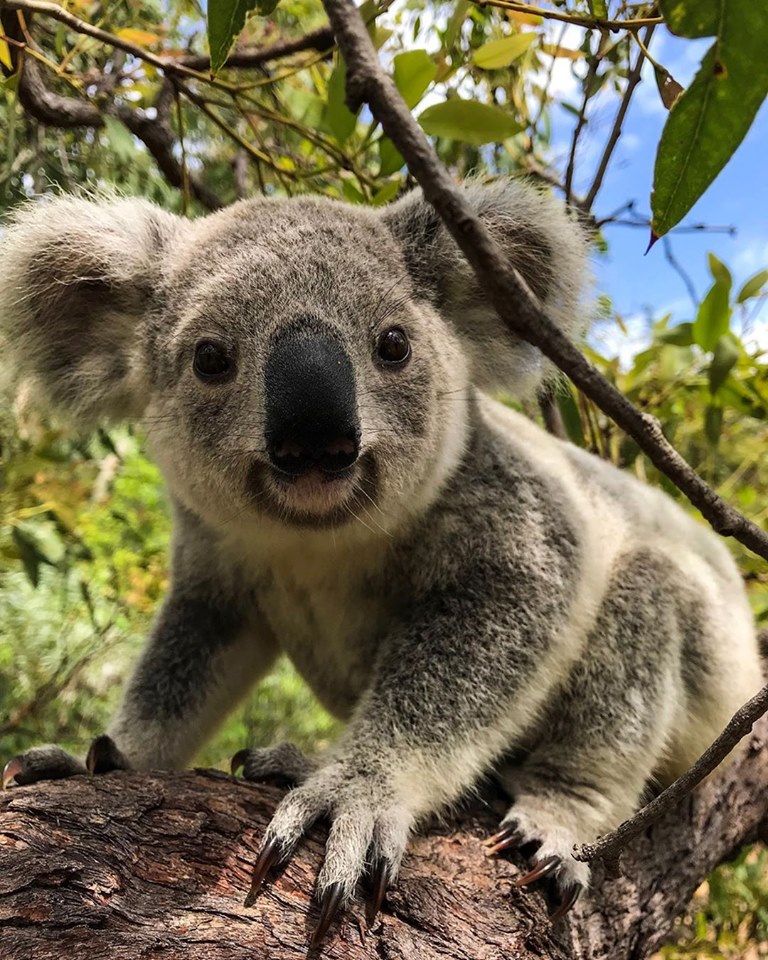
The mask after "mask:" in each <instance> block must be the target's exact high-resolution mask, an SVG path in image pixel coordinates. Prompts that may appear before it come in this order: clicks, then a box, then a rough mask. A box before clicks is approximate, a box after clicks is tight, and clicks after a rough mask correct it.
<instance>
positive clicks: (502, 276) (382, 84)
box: [323, 0, 768, 559]
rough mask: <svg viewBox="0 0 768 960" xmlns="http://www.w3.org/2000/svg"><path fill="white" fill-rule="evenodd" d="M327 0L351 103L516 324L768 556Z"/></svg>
mask: <svg viewBox="0 0 768 960" xmlns="http://www.w3.org/2000/svg"><path fill="white" fill-rule="evenodd" d="M323 2H324V6H325V9H326V12H327V14H328V18H329V20H330V22H331V26H332V27H333V30H334V33H335V35H336V40H337V43H338V45H339V47H340V49H341V51H342V53H343V54H344V59H345V60H346V62H347V68H348V73H347V93H348V102H349V104H350V106H351V107H353V108H354V109H357V107H359V106H360V104H361V103H363V102H364V101H365V102H367V103H368V104H369V106H370V108H371V111H372V112H373V115H374V117H375V118H376V119H377V120H378V121H379V122H380V123H381V125H382V128H383V129H384V132H385V133H386V134H387V136H388V137H390V139H391V140H392V141H393V143H394V144H395V145H396V146H397V148H398V150H399V151H400V153H401V154H402V155H403V157H404V158H405V161H406V163H407V164H408V167H409V170H410V172H411V174H412V175H413V176H414V177H415V178H416V180H417V181H418V182H419V183H420V185H421V187H422V190H423V191H424V196H425V197H426V199H427V200H428V201H429V202H430V203H431V204H432V205H433V206H434V207H435V209H436V210H437V212H438V213H439V215H440V216H441V218H442V219H443V222H444V223H445V225H446V227H447V229H448V230H449V231H450V233H451V234H452V235H453V237H454V239H455V240H456V242H457V244H458V245H459V247H460V248H461V250H462V252H463V253H464V255H465V256H466V257H467V259H468V260H469V262H470V264H471V265H472V266H473V267H474V269H475V271H476V273H477V275H478V277H479V279H480V281H481V283H482V285H483V287H484V288H485V289H486V290H487V291H488V292H489V294H490V297H491V300H492V302H493V304H494V306H495V308H496V310H497V311H498V313H499V316H500V317H502V319H503V320H504V321H505V322H506V323H507V325H508V326H509V328H510V330H511V331H512V332H513V333H515V334H517V335H518V336H521V337H522V338H523V339H525V340H527V341H528V342H529V343H532V344H533V345H534V346H536V347H538V348H539V349H540V350H541V351H542V353H543V354H544V355H545V356H547V357H548V358H549V359H550V360H551V361H552V362H553V363H554V364H555V365H556V366H557V367H559V368H560V369H561V370H562V371H563V372H564V373H566V374H567V375H568V376H569V377H570V378H571V380H572V381H573V382H574V383H575V384H576V386H577V387H579V388H580V389H581V390H582V391H583V392H584V393H585V394H586V395H587V396H588V397H589V398H590V399H591V400H593V401H594V402H595V403H596V404H597V405H598V406H599V407H600V409H601V410H602V411H603V412H604V413H606V414H607V415H608V416H609V417H611V418H612V419H613V420H614V421H615V422H616V423H617V424H618V425H619V426H620V427H621V428H622V429H623V430H625V431H626V432H627V433H628V434H629V435H630V436H631V437H632V438H633V439H634V440H635V441H636V442H637V444H638V446H639V447H640V449H641V450H643V452H644V453H645V454H647V456H648V457H649V459H650V460H651V462H652V463H653V464H654V465H655V466H656V467H657V468H658V469H659V470H660V471H661V472H662V473H664V474H665V475H666V476H667V477H668V478H669V479H670V480H671V481H672V482H673V483H674V484H675V486H677V487H678V489H679V490H681V491H682V493H684V494H685V495H686V497H688V499H689V500H690V501H691V503H692V504H693V505H694V506H695V507H697V508H698V509H699V510H700V511H701V513H702V515H703V516H704V517H705V518H706V519H707V521H708V522H709V523H710V524H711V525H712V527H713V528H714V529H715V530H716V531H717V532H718V533H721V534H723V535H724V536H732V537H735V538H736V539H737V540H739V541H740V542H741V543H743V544H744V545H745V546H747V547H749V549H750V550H753V551H754V552H755V553H757V554H758V555H759V556H761V557H763V558H764V559H768V534H766V532H765V531H764V530H762V529H761V528H760V527H758V526H757V524H755V523H753V522H752V521H750V520H748V519H747V518H746V517H744V516H743V515H742V514H741V513H739V511H738V510H735V509H734V508H733V507H732V506H730V505H729V504H727V503H726V502H725V501H724V500H722V499H721V498H720V497H719V496H718V495H717V494H716V493H715V491H714V490H712V488H711V487H710V486H709V485H708V484H707V483H705V482H704V480H702V478H701V477H699V476H698V474H697V473H696V472H695V471H694V470H693V469H692V468H691V467H690V466H689V464H688V463H686V461H685V460H684V459H683V457H681V456H680V454H679V453H678V452H677V451H676V450H675V449H674V447H673V446H672V445H671V444H670V443H669V442H668V441H667V439H666V437H665V436H664V434H663V432H662V430H661V425H660V424H659V422H658V420H656V419H655V418H654V417H652V416H650V415H649V414H646V413H642V412H641V411H640V410H638V409H637V408H636V407H635V406H633V404H632V403H630V401H629V400H627V398H626V397H625V396H624V395H623V394H622V393H620V391H618V390H617V389H616V388H615V387H614V386H613V384H611V383H610V382H609V381H608V380H607V379H606V378H605V377H604V376H602V374H601V373H600V372H599V371H598V370H597V369H596V368H595V367H594V366H592V364H590V363H589V361H588V360H587V359H586V358H585V357H584V355H583V354H582V353H581V352H580V351H579V350H578V349H577V348H576V347H575V346H574V344H573V343H571V341H570V340H569V339H568V338H567V337H566V336H565V334H564V333H563V332H562V331H561V330H560V329H559V328H558V327H557V326H555V324H554V323H553V322H552V321H551V320H550V319H549V317H547V316H546V314H545V313H544V312H543V311H542V310H541V307H540V306H539V304H538V303H537V302H536V299H535V297H534V295H533V294H532V293H531V291H530V289H529V288H528V287H527V285H526V284H525V282H524V281H523V280H522V278H521V277H520V276H519V275H518V273H517V272H516V271H515V270H514V269H513V268H512V267H510V265H509V263H508V261H507V259H506V258H505V257H504V254H503V252H502V250H501V249H500V247H499V246H498V244H497V243H496V242H495V241H494V240H493V238H492V237H491V235H490V234H489V233H488V231H487V230H486V228H485V227H484V225H483V224H482V223H481V222H480V220H479V219H478V218H477V216H476V215H475V214H474V212H473V210H472V208H471V207H470V206H469V204H468V203H467V200H466V198H465V196H464V194H463V193H462V192H461V191H460V190H459V189H458V188H457V187H456V186H455V184H454V183H453V181H452V180H451V178H450V176H449V175H448V173H447V171H446V169H445V167H444V166H443V165H442V163H441V162H440V160H439V159H438V156H437V154H436V153H435V151H434V149H433V148H432V147H431V146H430V144H429V143H428V141H427V139H426V137H425V136H424V134H423V132H422V130H421V128H420V127H419V125H418V124H417V123H416V121H415V120H414V118H413V116H412V115H411V112H410V111H409V110H408V108H407V107H406V105H405V103H404V101H403V100H402V98H401V96H400V94H399V93H398V91H397V88H396V87H395V85H394V83H393V81H392V80H391V78H390V77H388V76H387V74H386V73H385V72H384V70H383V69H382V67H381V64H380V63H379V60H378V57H377V54H376V50H375V49H374V46H373V44H372V42H371V39H370V37H369V36H368V32H367V30H366V29H365V24H364V23H363V21H362V19H361V17H360V14H359V13H358V11H357V9H356V7H355V6H354V4H353V3H351V2H350V0H323Z"/></svg>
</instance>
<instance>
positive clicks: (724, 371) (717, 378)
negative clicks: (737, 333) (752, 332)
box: [707, 333, 739, 396]
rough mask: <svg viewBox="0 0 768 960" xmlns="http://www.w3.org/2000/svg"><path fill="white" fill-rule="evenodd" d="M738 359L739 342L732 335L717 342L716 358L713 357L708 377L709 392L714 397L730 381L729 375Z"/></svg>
mask: <svg viewBox="0 0 768 960" xmlns="http://www.w3.org/2000/svg"><path fill="white" fill-rule="evenodd" d="M738 359H739V344H738V341H737V340H736V338H735V337H733V336H731V334H729V333H726V334H725V335H724V336H722V337H720V339H719V340H718V341H717V344H716V345H715V352H714V356H713V357H712V362H711V363H710V365H709V370H708V371H707V377H708V379H709V392H710V393H711V394H712V395H713V396H714V395H715V394H716V393H717V391H718V390H719V389H720V387H721V386H722V385H723V384H724V383H725V381H726V380H727V379H728V374H729V373H730V372H731V370H732V369H733V367H734V366H735V364H736V361H737V360H738Z"/></svg>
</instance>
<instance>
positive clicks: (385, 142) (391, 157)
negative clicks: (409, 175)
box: [379, 137, 405, 177]
mask: <svg viewBox="0 0 768 960" xmlns="http://www.w3.org/2000/svg"><path fill="white" fill-rule="evenodd" d="M404 163H405V160H403V156H402V154H401V153H400V151H399V150H398V149H397V147H396V146H395V145H394V143H392V141H391V140H390V139H389V137H382V138H381V140H379V176H380V177H388V176H389V175H390V174H392V173H397V171H398V170H402V168H403V165H404Z"/></svg>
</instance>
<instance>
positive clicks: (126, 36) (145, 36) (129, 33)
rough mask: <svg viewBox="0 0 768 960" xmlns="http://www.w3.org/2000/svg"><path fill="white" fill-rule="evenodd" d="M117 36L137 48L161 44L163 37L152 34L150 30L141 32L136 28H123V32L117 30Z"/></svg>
mask: <svg viewBox="0 0 768 960" xmlns="http://www.w3.org/2000/svg"><path fill="white" fill-rule="evenodd" d="M115 36H116V37H120V39H121V40H125V41H126V42H127V43H133V44H135V45H136V46H137V47H151V46H154V44H156V43H160V40H161V39H162V37H160V35H159V34H157V33H150V32H149V31H148V30H139V29H138V28H136V27H123V29H122V30H116V31H115Z"/></svg>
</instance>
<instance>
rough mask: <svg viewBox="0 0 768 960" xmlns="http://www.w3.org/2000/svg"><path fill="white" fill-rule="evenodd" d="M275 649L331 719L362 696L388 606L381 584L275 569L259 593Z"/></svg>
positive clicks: (337, 570)
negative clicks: (273, 637)
mask: <svg viewBox="0 0 768 960" xmlns="http://www.w3.org/2000/svg"><path fill="white" fill-rule="evenodd" d="M258 596H259V603H260V606H261V610H262V613H263V615H264V616H265V617H266V618H267V620H268V622H269V625H270V628H271V629H272V631H273V633H274V635H275V637H276V639H277V641H278V643H279V645H280V647H281V649H282V650H284V651H285V653H286V654H287V655H288V656H289V657H290V659H291V660H292V661H293V663H294V665H295V666H296V668H297V670H298V671H299V672H300V673H301V674H302V676H303V677H304V679H305V680H306V681H307V683H308V684H309V685H310V687H311V688H312V689H313V691H314V693H315V695H316V696H317V697H318V699H319V700H320V701H321V702H322V703H323V705H324V706H325V707H326V708H327V709H328V710H330V711H331V713H333V714H335V715H337V716H340V717H346V716H348V715H349V713H350V712H351V711H352V709H353V708H354V705H355V703H356V702H357V699H358V698H359V697H360V695H361V693H362V692H363V691H364V690H365V688H366V686H367V684H368V682H369V680H370V676H371V669H372V666H373V660H374V658H375V655H376V650H377V646H378V644H379V642H380V640H381V637H382V635H383V634H384V632H385V630H386V625H387V620H388V617H387V610H388V606H389V604H388V603H387V599H386V596H385V591H384V588H383V582H382V580H381V579H380V578H379V577H377V576H375V575H371V574H370V572H363V571H355V570H354V569H353V568H350V567H347V566H346V565H341V566H337V567H334V564H333V563H331V562H330V561H329V562H328V563H327V564H325V565H319V566H317V567H313V566H312V565H307V566H299V565H288V564H285V565H276V566H275V567H273V568H272V569H271V570H270V573H269V575H268V576H267V577H265V579H264V581H263V584H262V585H261V586H260V588H259V591H258Z"/></svg>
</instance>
